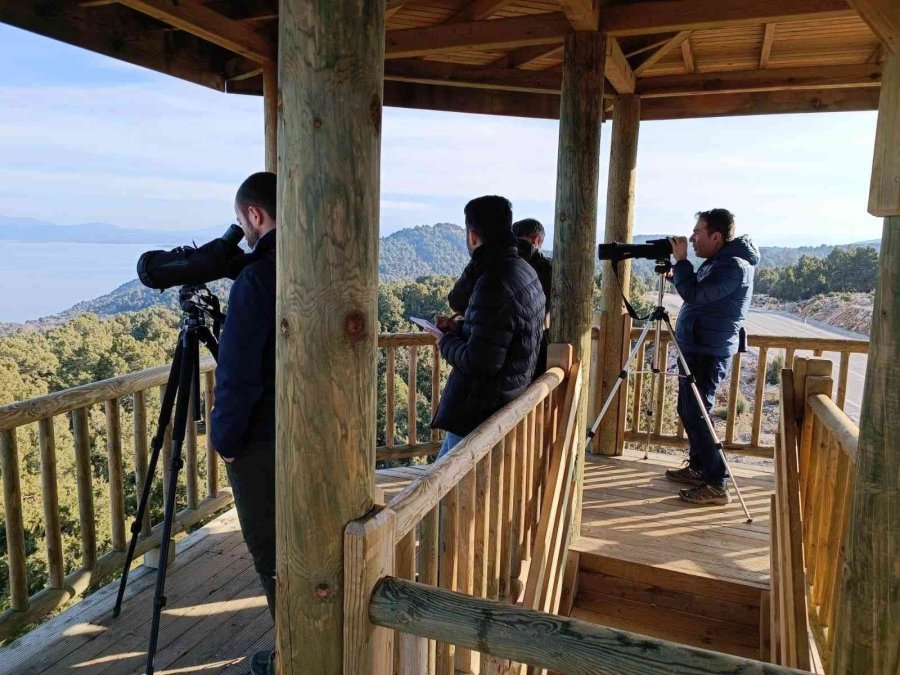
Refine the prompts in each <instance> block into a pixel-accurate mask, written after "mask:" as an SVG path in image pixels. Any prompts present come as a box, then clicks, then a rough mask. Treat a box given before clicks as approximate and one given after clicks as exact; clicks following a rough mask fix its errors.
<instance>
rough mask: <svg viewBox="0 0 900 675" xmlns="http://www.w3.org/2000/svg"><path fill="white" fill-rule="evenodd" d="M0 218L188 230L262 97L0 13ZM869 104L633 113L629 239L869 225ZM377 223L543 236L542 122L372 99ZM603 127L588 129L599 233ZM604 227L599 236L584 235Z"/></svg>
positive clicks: (237, 154) (841, 239)
mask: <svg viewBox="0 0 900 675" xmlns="http://www.w3.org/2000/svg"><path fill="white" fill-rule="evenodd" d="M0 60H2V62H3V63H4V64H5V66H4V68H3V69H2V70H0V157H2V158H3V161H2V162H0V215H4V216H12V217H30V218H37V219H39V220H46V221H50V222H54V223H59V224H65V225H70V224H77V223H84V222H107V223H112V224H114V225H118V226H120V227H149V228H159V229H173V230H178V229H184V230H188V229H197V228H198V227H205V226H210V225H216V224H220V223H227V222H231V221H232V220H233V211H232V204H233V198H234V191H235V189H236V188H237V186H238V185H239V184H240V182H241V181H242V180H243V179H244V178H245V177H246V176H247V175H249V174H250V173H252V172H254V171H258V170H261V169H262V168H263V114H262V99H261V98H259V97H248V96H239V95H226V94H221V93H219V92H216V91H213V90H210V89H206V88H203V87H200V86H198V85H194V84H190V83H187V82H184V81H181V80H178V79H175V78H171V77H167V76H165V75H161V74H158V73H154V72H152V71H149V70H144V69H142V68H138V67H136V66H131V65H130V64H126V63H123V62H120V61H116V60H114V59H111V58H108V57H104V56H100V55H97V54H93V53H91V52H88V51H84V50H81V49H77V48H75V47H71V46H69V45H65V44H62V43H58V42H54V41H51V40H48V39H46V38H43V37H40V36H37V35H33V34H30V33H26V32H23V31H21V30H18V29H15V28H12V27H9V26H6V25H3V24H0ZM875 117H876V116H875V113H874V112H866V113H825V114H808V115H771V116H756V117H732V118H719V119H704V120H680V121H661V122H644V123H643V124H642V125H641V129H640V142H639V150H638V169H637V187H636V194H637V202H636V213H635V233H637V234H651V233H666V234H687V233H688V232H689V231H690V229H691V228H692V227H693V214H694V213H695V212H696V211H699V210H705V209H709V208H714V207H725V208H728V209H730V210H731V211H733V212H734V213H735V214H736V223H737V227H738V231H739V232H740V233H747V234H750V235H751V236H752V237H753V238H754V240H755V241H756V242H757V243H758V244H762V245H791V246H796V245H801V244H820V243H832V244H833V243H849V242H853V241H861V240H866V239H874V238H880V237H881V228H882V223H881V221H880V220H878V219H875V218H873V217H871V216H869V215H868V214H867V213H866V204H867V200H868V186H869V175H870V170H871V163H872V148H873V143H874V137H875ZM383 129H384V135H383V139H382V171H381V199H382V202H381V221H380V227H381V234H382V235H383V236H384V235H388V234H390V233H391V232H394V231H396V230H398V229H402V228H406V227H414V226H416V225H422V224H432V223H436V222H454V223H462V222H463V219H462V209H463V206H464V205H465V203H466V201H468V200H469V199H471V198H473V197H476V196H479V195H482V194H501V195H504V196H506V197H507V198H509V199H510V200H511V201H512V203H513V209H514V215H515V217H516V218H517V219H518V218H525V217H533V218H538V219H539V220H541V221H542V222H543V223H544V224H545V226H546V227H547V229H548V241H550V240H552V229H553V211H554V195H555V186H556V154H557V131H558V123H557V122H555V121H550V120H527V119H522V118H501V117H493V116H487V115H468V114H458V113H440V112H431V111H414V110H401V109H396V108H386V109H385V111H384V124H383ZM610 134H611V124H609V123H607V124H604V126H603V129H602V133H601V139H602V147H601V176H600V190H599V199H598V204H599V214H598V229H599V231H600V232H601V234H602V230H603V220H604V215H605V203H606V181H607V172H606V167H607V164H608V158H609V141H610ZM600 239H602V236H600V237H598V240H600Z"/></svg>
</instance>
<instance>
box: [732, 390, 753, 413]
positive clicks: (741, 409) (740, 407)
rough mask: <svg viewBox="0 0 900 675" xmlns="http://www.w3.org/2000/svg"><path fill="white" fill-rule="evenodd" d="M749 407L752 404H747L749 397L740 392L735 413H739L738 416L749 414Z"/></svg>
mask: <svg viewBox="0 0 900 675" xmlns="http://www.w3.org/2000/svg"><path fill="white" fill-rule="evenodd" d="M749 405H750V404H749V403H748V402H747V397H746V396H744V394H742V393H741V392H738V395H737V403H735V406H734V409H735V412H737V414H738V415H743V414H744V413H745V412H747V407H748V406H749Z"/></svg>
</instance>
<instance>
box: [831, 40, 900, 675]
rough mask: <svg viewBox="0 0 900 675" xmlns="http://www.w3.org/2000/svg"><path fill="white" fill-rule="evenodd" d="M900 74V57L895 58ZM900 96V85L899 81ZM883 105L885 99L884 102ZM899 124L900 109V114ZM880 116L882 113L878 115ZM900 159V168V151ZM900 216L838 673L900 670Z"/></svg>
mask: <svg viewBox="0 0 900 675" xmlns="http://www.w3.org/2000/svg"><path fill="white" fill-rule="evenodd" d="M894 61H895V65H896V67H898V68H900V57H894ZM897 87H898V94H900V78H898V80H897ZM882 100H884V95H882ZM897 112H898V123H900V105H898V106H897ZM879 114H880V113H879ZM894 154H895V156H896V157H897V159H898V161H900V151H898V149H897V148H896V147H895V148H894ZM898 330H900V209H898V213H897V215H894V216H891V217H888V218H885V221H884V233H883V235H882V238H881V261H880V264H879V270H878V286H877V288H876V290H875V312H874V313H873V318H872V333H871V337H870V338H869V364H868V367H867V369H866V384H865V389H864V390H863V402H862V414H861V415H860V424H859V446H858V454H857V468H856V484H855V486H854V489H853V511H852V513H851V515H850V532H849V536H848V537H847V556H846V561H845V564H844V570H843V574H844V578H843V583H842V591H841V593H840V595H839V597H840V600H839V604H838V605H837V610H836V615H837V617H838V621H837V629H836V633H835V642H834V656H833V658H834V665H835V667H834V670H833V672H835V673H873V674H875V675H887V674H888V673H890V674H891V675H894V674H895V673H896V672H897V667H898V664H900V593H898V592H897V588H898V585H900V565H898V560H900V527H898V526H897V513H900V432H898V427H897V420H898V419H900V334H898Z"/></svg>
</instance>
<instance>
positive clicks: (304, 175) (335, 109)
mask: <svg viewBox="0 0 900 675" xmlns="http://www.w3.org/2000/svg"><path fill="white" fill-rule="evenodd" d="M279 8H280V12H279V52H280V57H281V58H280V59H279V72H278V82H279V88H280V91H281V102H282V108H281V114H280V116H279V133H278V136H279V138H281V139H282V143H281V152H280V155H279V162H278V217H277V220H278V223H279V224H280V226H279V228H278V254H277V255H278V258H277V260H278V301H277V306H278V316H277V322H278V338H277V359H278V372H279V377H278V379H277V388H276V395H277V399H276V420H277V423H276V429H277V431H276V438H277V446H276V458H277V478H276V514H277V539H278V546H277V578H278V607H277V619H276V649H277V651H278V657H277V668H278V671H279V672H282V673H305V672H309V670H310V668H312V667H314V668H315V670H316V672H319V673H340V672H342V670H343V669H344V667H345V665H346V664H352V663H353V659H355V658H357V656H358V655H356V654H349V653H346V652H345V650H344V643H343V632H344V619H345V611H344V607H345V597H344V595H345V589H346V588H347V587H348V584H349V583H351V582H353V581H354V580H350V579H345V578H344V550H343V543H344V529H345V527H346V526H347V524H348V523H350V522H351V521H354V520H356V519H358V518H361V517H362V516H364V515H366V513H368V512H369V511H370V510H371V509H372V506H373V501H374V493H375V410H376V401H375V391H376V387H375V376H376V371H375V368H376V348H377V337H378V336H377V333H378V320H377V285H378V209H379V165H380V147H381V107H382V102H381V93H382V90H383V75H384V72H383V61H384V4H383V3H363V4H361V3H359V2H356V1H354V0H282V2H281V3H280V5H279ZM313 36H314V37H315V39H312V37H313ZM349 158H352V161H351V160H350V159H349ZM323 448H328V451H327V452H323ZM391 550H393V545H392V546H391ZM381 647H385V645H381ZM375 651H377V649H376V650H374V651H373V652H370V653H374V652H375ZM345 657H347V658H346V660H345ZM312 664H314V666H313V665H312Z"/></svg>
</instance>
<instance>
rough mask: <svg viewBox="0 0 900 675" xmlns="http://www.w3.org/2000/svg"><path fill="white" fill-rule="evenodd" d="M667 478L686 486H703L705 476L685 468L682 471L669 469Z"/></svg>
mask: <svg viewBox="0 0 900 675" xmlns="http://www.w3.org/2000/svg"><path fill="white" fill-rule="evenodd" d="M666 478H668V479H669V480H670V481H672V482H673V483H683V484H684V485H703V476H701V475H700V472H699V471H697V470H696V469H692V468H691V467H690V466H685V467H683V468H681V469H668V470H667V471H666Z"/></svg>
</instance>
